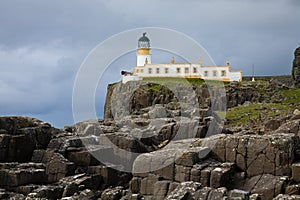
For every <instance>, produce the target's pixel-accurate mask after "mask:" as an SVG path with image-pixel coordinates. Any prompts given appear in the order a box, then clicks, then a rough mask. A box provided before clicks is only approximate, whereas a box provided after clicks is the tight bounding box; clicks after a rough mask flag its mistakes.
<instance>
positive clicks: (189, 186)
mask: <svg viewBox="0 0 300 200" xmlns="http://www.w3.org/2000/svg"><path fill="white" fill-rule="evenodd" d="M200 187H201V184H200V183H197V182H183V183H180V184H179V185H178V186H177V187H176V189H175V190H173V191H172V192H171V194H169V195H168V196H167V197H166V198H165V199H166V200H192V199H194V198H195V193H196V191H197V190H198V189H200Z"/></svg>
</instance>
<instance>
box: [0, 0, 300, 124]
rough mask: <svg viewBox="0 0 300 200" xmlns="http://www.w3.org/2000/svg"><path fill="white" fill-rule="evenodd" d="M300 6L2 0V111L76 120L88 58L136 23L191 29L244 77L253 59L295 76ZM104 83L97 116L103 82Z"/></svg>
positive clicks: (248, 1)
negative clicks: (76, 90)
mask: <svg viewBox="0 0 300 200" xmlns="http://www.w3.org/2000/svg"><path fill="white" fill-rule="evenodd" d="M299 10H300V1H298V0H264V1H259V0H244V1H241V0H227V1H225V0H212V1H202V0H187V1H181V0H164V1H161V0H152V1H145V0H128V1H124V0H110V1H104V0H89V1H87V0H51V1H41V0H26V1H22V0H1V1H0V69H1V71H0V115H26V116H32V117H36V118H39V119H42V120H44V121H47V122H50V123H51V124H53V125H54V126H57V127H62V126H63V125H66V124H72V123H73V119H72V90H73V84H74V80H75V76H76V73H77V71H78V70H79V67H80V65H81V63H82V62H83V60H84V58H85V57H86V56H87V55H88V53H89V52H90V51H91V50H92V49H93V48H94V47H95V46H96V45H98V44H99V43H100V42H102V41H104V40H105V39H107V38H109V37H110V36H112V35H114V34H118V33H119V32H122V31H126V30H128V29H133V28H141V27H163V28H169V29H174V30H176V31H179V32H182V33H184V34H187V35H189V36H190V37H192V38H193V39H195V40H196V41H197V42H198V43H200V44H201V45H202V46H203V47H204V48H205V49H206V50H207V51H208V52H209V54H210V55H211V56H212V58H213V59H214V61H215V62H216V63H217V64H224V63H225V61H226V60H230V61H231V64H232V68H234V69H242V70H243V73H244V75H250V74H251V73H252V72H251V71H252V70H251V65H252V64H254V65H255V73H256V74H257V75H287V74H290V71H291V61H292V59H293V52H294V50H295V48H296V47H297V46H300V20H299V19H300V12H299ZM138 37H139V36H137V38H138ZM149 37H150V39H151V36H149ZM130 55H131V56H134V54H130ZM125 60H127V61H128V60H129V61H130V59H125ZM133 60H134V59H133ZM129 64H130V63H129ZM132 65H134V63H132ZM118 73H119V72H118ZM118 78H119V77H113V78H112V79H113V80H111V81H112V82H113V81H117V80H118ZM100 88H102V89H100V90H99V91H100V92H99V93H98V94H97V100H98V101H99V104H98V105H97V107H98V108H97V109H99V111H98V113H99V116H101V115H102V114H101V113H102V112H103V101H104V97H105V88H106V85H105V84H102V85H101V86H100Z"/></svg>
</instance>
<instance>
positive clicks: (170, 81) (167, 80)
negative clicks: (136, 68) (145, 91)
mask: <svg viewBox="0 0 300 200" xmlns="http://www.w3.org/2000/svg"><path fill="white" fill-rule="evenodd" d="M142 81H144V82H149V83H156V84H160V85H169V84H183V85H190V84H191V85H193V86H200V85H203V84H205V83H206V84H208V85H211V86H224V85H227V84H229V82H222V81H215V80H206V81H205V80H203V79H200V78H144V79H143V80H142Z"/></svg>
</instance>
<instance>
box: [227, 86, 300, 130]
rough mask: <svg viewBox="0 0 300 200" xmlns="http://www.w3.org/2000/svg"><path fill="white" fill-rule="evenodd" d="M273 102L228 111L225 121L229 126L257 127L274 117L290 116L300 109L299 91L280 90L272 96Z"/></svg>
mask: <svg viewBox="0 0 300 200" xmlns="http://www.w3.org/2000/svg"><path fill="white" fill-rule="evenodd" d="M273 102H276V103H265V104H250V105H245V106H238V107H235V108H232V109H230V110H228V112H227V113H226V119H228V120H229V125H232V126H239V125H253V124H256V125H259V124H261V123H263V122H264V121H265V120H267V119H270V118H272V117H275V116H282V117H283V116H285V115H288V114H291V113H292V112H293V111H294V110H295V109H297V108H298V109H299V108H300V89H282V90H280V91H278V92H276V93H275V94H274V96H273Z"/></svg>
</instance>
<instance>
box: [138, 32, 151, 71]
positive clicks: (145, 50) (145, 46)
mask: <svg viewBox="0 0 300 200" xmlns="http://www.w3.org/2000/svg"><path fill="white" fill-rule="evenodd" d="M146 64H151V54H150V40H149V38H148V37H147V36H146V33H143V36H142V37H141V38H140V39H139V40H138V49H137V55H136V66H144V65H146Z"/></svg>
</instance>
